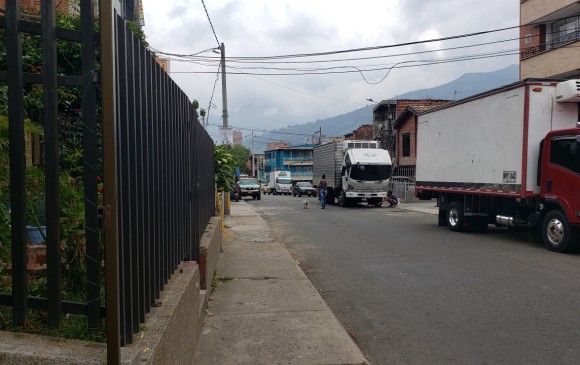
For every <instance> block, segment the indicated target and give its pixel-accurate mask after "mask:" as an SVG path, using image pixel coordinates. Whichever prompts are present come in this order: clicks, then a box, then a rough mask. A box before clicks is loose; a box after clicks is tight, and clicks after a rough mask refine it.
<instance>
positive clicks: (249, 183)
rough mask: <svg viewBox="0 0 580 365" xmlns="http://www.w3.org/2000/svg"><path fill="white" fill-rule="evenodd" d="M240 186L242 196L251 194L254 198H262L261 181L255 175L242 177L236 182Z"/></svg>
mask: <svg viewBox="0 0 580 365" xmlns="http://www.w3.org/2000/svg"><path fill="white" fill-rule="evenodd" d="M236 185H237V186H239V187H240V195H241V196H251V197H252V199H258V200H260V199H261V197H262V193H261V192H260V183H259V182H258V180H257V179H255V178H253V177H241V178H240V180H238V183H237V184H236Z"/></svg>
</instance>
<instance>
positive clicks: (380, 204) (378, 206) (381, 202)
mask: <svg viewBox="0 0 580 365" xmlns="http://www.w3.org/2000/svg"><path fill="white" fill-rule="evenodd" d="M382 205H383V200H382V199H379V200H377V201H376V202H375V207H377V208H380V207H381V206H382Z"/></svg>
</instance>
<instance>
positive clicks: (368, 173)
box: [350, 165, 391, 181]
mask: <svg viewBox="0 0 580 365" xmlns="http://www.w3.org/2000/svg"><path fill="white" fill-rule="evenodd" d="M390 176H391V165H352V167H351V170H350V177H351V178H352V179H355V180H363V181H378V180H386V179H388V178H389V177H390Z"/></svg>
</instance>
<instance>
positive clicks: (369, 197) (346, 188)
mask: <svg viewBox="0 0 580 365" xmlns="http://www.w3.org/2000/svg"><path fill="white" fill-rule="evenodd" d="M341 176H342V190H343V191H342V192H341V194H340V195H339V197H338V200H339V204H340V205H345V204H347V203H357V202H359V201H366V202H368V203H369V204H373V205H375V206H377V207H380V206H381V205H382V202H383V198H384V197H386V194H387V185H388V182H389V178H390V177H391V158H390V156H389V152H388V151H386V150H383V149H366V148H365V149H362V148H361V149H347V150H346V151H345V153H344V159H343V162H342V166H341Z"/></svg>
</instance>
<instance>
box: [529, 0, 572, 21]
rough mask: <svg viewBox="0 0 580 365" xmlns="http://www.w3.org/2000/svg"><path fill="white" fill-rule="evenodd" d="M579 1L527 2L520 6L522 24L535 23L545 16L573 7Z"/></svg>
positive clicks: (532, 0) (535, 0) (541, 0)
mask: <svg viewBox="0 0 580 365" xmlns="http://www.w3.org/2000/svg"><path fill="white" fill-rule="evenodd" d="M577 1H578V0H549V1H546V0H526V1H524V2H522V3H521V5H520V24H528V23H533V22H535V21H536V20H538V19H540V18H541V17H543V16H546V15H549V14H552V13H554V12H556V11H558V10H560V9H562V8H565V7H567V6H570V5H573V4H575V3H576V2H577Z"/></svg>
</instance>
